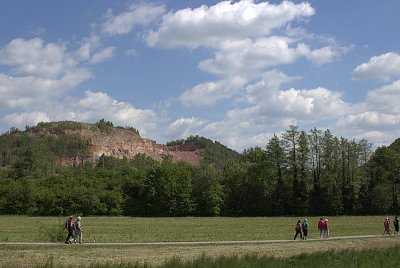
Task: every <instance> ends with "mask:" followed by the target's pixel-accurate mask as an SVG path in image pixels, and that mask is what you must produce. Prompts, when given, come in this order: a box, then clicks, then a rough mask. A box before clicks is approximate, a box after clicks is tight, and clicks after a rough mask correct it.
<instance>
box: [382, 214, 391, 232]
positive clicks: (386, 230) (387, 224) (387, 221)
mask: <svg viewBox="0 0 400 268" xmlns="http://www.w3.org/2000/svg"><path fill="white" fill-rule="evenodd" d="M383 226H384V227H385V232H384V233H383V234H384V235H385V234H388V235H390V234H391V231H390V219H389V217H386V219H385V221H384V222H383Z"/></svg>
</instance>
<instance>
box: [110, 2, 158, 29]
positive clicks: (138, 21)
mask: <svg viewBox="0 0 400 268" xmlns="http://www.w3.org/2000/svg"><path fill="white" fill-rule="evenodd" d="M164 13H165V6H164V5H156V4H152V3H142V4H132V5H131V6H130V7H129V9H128V11H125V12H122V13H121V14H119V15H117V16H115V15H113V14H112V11H111V10H109V11H108V14H107V16H106V21H105V22H104V23H103V25H102V32H103V33H106V34H110V35H115V34H127V33H129V32H131V31H132V30H133V29H134V28H135V27H137V26H146V25H149V24H151V23H152V22H154V21H155V20H157V19H158V18H159V17H160V16H162V14H164Z"/></svg>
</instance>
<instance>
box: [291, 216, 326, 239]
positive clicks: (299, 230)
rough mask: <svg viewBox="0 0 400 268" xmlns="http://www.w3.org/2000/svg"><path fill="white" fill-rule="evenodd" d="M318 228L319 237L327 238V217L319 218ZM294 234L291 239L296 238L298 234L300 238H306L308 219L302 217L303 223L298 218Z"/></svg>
mask: <svg viewBox="0 0 400 268" xmlns="http://www.w3.org/2000/svg"><path fill="white" fill-rule="evenodd" d="M318 230H319V235H320V238H324V239H327V238H328V237H329V227H328V219H325V220H324V218H320V220H319V222H318ZM295 231H296V234H295V235H294V237H293V240H296V238H297V236H298V235H300V239H301V240H307V236H308V221H307V219H304V221H303V223H301V222H300V220H298V221H297V224H296V228H295Z"/></svg>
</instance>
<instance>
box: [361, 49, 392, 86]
mask: <svg viewBox="0 0 400 268" xmlns="http://www.w3.org/2000/svg"><path fill="white" fill-rule="evenodd" d="M353 78H354V79H359V80H366V79H378V80H384V81H388V80H390V79H392V78H400V55H399V54H398V53H395V52H389V53H386V54H382V55H379V56H374V57H372V58H370V59H369V61H368V62H367V63H363V64H361V65H358V66H357V67H356V68H355V69H354V70H353Z"/></svg>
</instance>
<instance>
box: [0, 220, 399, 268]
mask: <svg viewBox="0 0 400 268" xmlns="http://www.w3.org/2000/svg"><path fill="white" fill-rule="evenodd" d="M383 219H384V217H378V216H377V217H375V216H373V217H330V218H329V222H330V232H331V236H332V237H335V236H336V237H337V236H350V235H380V234H382V232H383ZM65 220H66V218H64V217H63V218H51V217H24V216H0V242H52V241H53V240H54V239H55V238H56V236H55V235H54V234H53V233H57V232H60V235H61V239H64V238H65V235H66V233H65V231H64V230H63V225H64V221H65ZM308 220H309V222H310V225H311V226H310V227H311V229H310V234H309V237H310V238H317V237H318V236H319V234H318V232H317V228H316V223H317V221H318V218H308ZM296 222H297V218H290V217H281V218H193V217H185V218H127V217H87V218H86V217H84V218H83V219H82V224H83V228H84V232H85V238H84V239H85V244H83V245H65V244H63V243H61V242H60V243H56V244H50V245H0V267H34V266H35V265H45V264H46V263H47V264H50V263H51V264H53V266H54V267H60V266H61V265H65V266H89V265H94V264H127V263H130V264H132V263H135V264H138V265H140V266H142V265H144V264H149V265H161V264H163V263H164V264H165V262H166V261H175V265H176V264H177V263H178V262H181V261H182V262H192V261H201V259H203V261H205V260H207V261H210V258H211V259H212V260H215V259H216V258H219V257H221V256H225V257H227V258H228V257H229V258H230V257H231V258H241V257H243V256H253V257H255V259H256V260H255V261H256V262H257V261H258V259H259V258H261V259H260V261H261V260H262V258H264V257H275V258H284V259H287V258H288V257H291V256H301V254H310V253H313V252H326V251H332V250H335V251H336V250H351V249H357V250H359V249H377V248H378V249H380V248H388V247H393V246H400V236H379V237H377V238H357V239H346V240H334V239H331V240H326V241H325V240H322V241H321V240H319V239H317V240H314V241H297V242H296V243H293V242H284V243H248V244H202V245H103V244H101V243H102V242H157V241H158V242H162V241H220V240H224V241H225V240H227V241H238V240H284V239H292V237H293V235H294V225H295V223H296ZM94 240H96V243H93V242H94ZM246 258H247V257H246ZM285 261H286V260H285ZM288 261H289V260H288ZM182 264H183V263H182ZM170 267H173V266H170ZM198 267H202V266H198ZM222 267H224V266H222ZM247 267H252V266H247ZM276 267H285V266H276Z"/></svg>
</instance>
